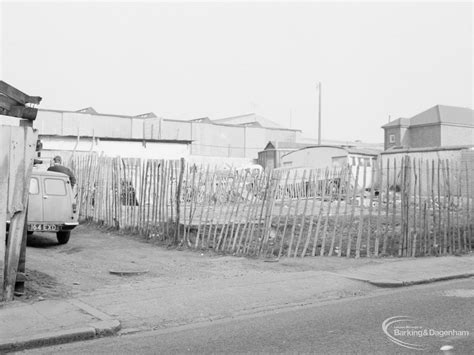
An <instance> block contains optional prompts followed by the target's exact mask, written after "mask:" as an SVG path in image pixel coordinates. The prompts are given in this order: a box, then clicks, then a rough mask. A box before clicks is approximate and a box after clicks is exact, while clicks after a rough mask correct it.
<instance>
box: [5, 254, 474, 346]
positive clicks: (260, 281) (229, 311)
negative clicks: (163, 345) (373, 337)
mask: <svg viewBox="0 0 474 355" xmlns="http://www.w3.org/2000/svg"><path fill="white" fill-rule="evenodd" d="M272 261H273V262H277V263H278V264H281V265H280V266H282V267H283V268H288V269H291V268H294V267H295V265H296V266H298V265H300V264H301V263H304V259H303V260H296V261H293V259H281V260H279V261H276V260H272ZM265 262H266V261H265V260H262V267H261V268H260V269H258V270H255V271H254V272H251V273H239V272H236V273H235V274H233V275H230V276H229V275H228V274H226V275H219V273H216V274H215V275H214V276H213V277H206V278H190V279H174V278H173V277H172V275H161V276H160V277H156V278H152V279H137V280H134V279H133V276H131V279H130V282H128V283H124V284H120V285H107V286H105V287H102V288H100V289H97V290H94V291H92V292H90V293H88V294H84V295H80V296H79V297H75V298H71V299H56V300H55V299H47V300H46V299H45V300H41V301H35V302H32V303H31V302H30V303H25V302H22V301H19V300H16V301H14V302H11V303H8V304H0V353H3V352H10V351H15V350H21V349H26V348H35V347H41V346H47V345H53V344H61V343H66V342H73V341H78V340H86V339H92V338H97V337H102V336H108V335H115V334H130V333H134V332H139V331H145V330H155V329H165V328H171V327H175V326H181V325H186V324H191V323H202V322H212V321H214V320H218V319H225V318H232V317H237V316H241V315H246V314H255V313H259V312H271V311H275V310H278V309H283V308H288V307H295V306H300V305H310V304H314V303H317V302H320V301H321V300H328V299H338V298H346V297H351V296H358V295H364V294H367V293H369V292H373V291H374V290H376V289H378V288H380V287H400V286H409V285H415V284H422V283H430V282H436V281H442V280H451V279H456V278H467V277H473V276H474V255H472V254H470V255H465V256H459V257H458V256H447V257H429V258H381V259H374V260H373V262H370V263H368V264H362V265H357V264H352V263H349V264H347V265H348V267H347V268H344V269H338V270H334V268H331V269H327V270H324V269H321V268H317V269H315V270H307V269H305V270H303V271H301V272H298V273H295V272H294V270H293V271H291V270H289V271H288V272H278V273H275V272H269V271H266V269H265V266H266V265H265ZM341 262H342V260H341ZM272 264H273V263H272ZM267 265H268V266H270V264H267ZM129 277H130V276H129Z"/></svg>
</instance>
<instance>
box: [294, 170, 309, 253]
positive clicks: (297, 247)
mask: <svg viewBox="0 0 474 355" xmlns="http://www.w3.org/2000/svg"><path fill="white" fill-rule="evenodd" d="M312 178H313V170H310V171H309V178H308V184H307V185H305V187H306V186H308V187H309V186H310V184H311V181H312ZM303 180H304V179H303ZM307 190H308V189H307V188H305V196H304V198H305V201H304V207H303V217H302V218H301V227H300V232H299V235H298V241H297V242H296V247H295V255H294V257H295V258H296V256H297V254H298V250H299V248H300V243H301V237H302V236H303V230H304V225H305V222H306V208H307V207H308V200H309V196H308V195H309V194H308V191H307ZM302 256H304V255H302Z"/></svg>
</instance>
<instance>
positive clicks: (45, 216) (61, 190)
mask: <svg viewBox="0 0 474 355" xmlns="http://www.w3.org/2000/svg"><path fill="white" fill-rule="evenodd" d="M27 222H28V234H32V233H34V232H55V233H56V236H57V239H58V243H59V244H66V243H67V242H68V241H69V238H70V236H71V230H72V229H74V228H75V227H76V226H77V225H78V224H79V223H78V215H77V205H76V200H75V197H74V193H73V190H72V188H71V183H70V181H69V177H68V176H67V175H65V174H62V173H57V172H52V171H40V170H36V169H33V172H32V175H31V180H30V195H29V202H28V216H27Z"/></svg>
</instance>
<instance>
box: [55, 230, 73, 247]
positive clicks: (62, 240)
mask: <svg viewBox="0 0 474 355" xmlns="http://www.w3.org/2000/svg"><path fill="white" fill-rule="evenodd" d="M70 236H71V231H61V232H58V233H56V237H57V238H58V243H59V244H66V243H67V242H69V237H70Z"/></svg>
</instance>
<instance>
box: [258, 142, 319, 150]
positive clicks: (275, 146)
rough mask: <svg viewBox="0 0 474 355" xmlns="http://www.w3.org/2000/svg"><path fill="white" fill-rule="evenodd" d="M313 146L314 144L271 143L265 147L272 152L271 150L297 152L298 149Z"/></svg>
mask: <svg viewBox="0 0 474 355" xmlns="http://www.w3.org/2000/svg"><path fill="white" fill-rule="evenodd" d="M311 145H312V144H308V143H296V142H280V141H270V142H268V144H267V145H266V146H265V148H264V150H271V149H282V150H296V149H301V148H305V147H308V146H311Z"/></svg>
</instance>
